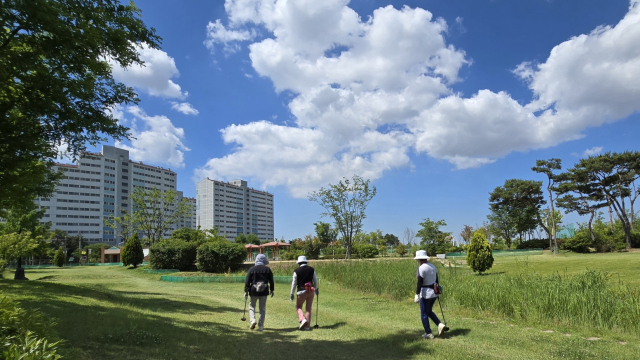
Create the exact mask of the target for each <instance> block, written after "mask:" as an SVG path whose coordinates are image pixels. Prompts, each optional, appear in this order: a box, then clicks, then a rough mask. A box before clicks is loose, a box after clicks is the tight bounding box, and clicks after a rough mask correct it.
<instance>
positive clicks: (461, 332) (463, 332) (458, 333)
mask: <svg viewBox="0 0 640 360" xmlns="http://www.w3.org/2000/svg"><path fill="white" fill-rule="evenodd" d="M470 332H471V329H451V330H449V331H447V332H445V333H444V335H443V336H442V338H443V339H448V338H452V337H456V336H465V335H468V334H469V333H470Z"/></svg>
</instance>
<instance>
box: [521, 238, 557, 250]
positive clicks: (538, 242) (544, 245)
mask: <svg viewBox="0 0 640 360" xmlns="http://www.w3.org/2000/svg"><path fill="white" fill-rule="evenodd" d="M548 248H549V239H531V240H527V241H523V242H521V243H520V244H518V245H517V246H516V249H548Z"/></svg>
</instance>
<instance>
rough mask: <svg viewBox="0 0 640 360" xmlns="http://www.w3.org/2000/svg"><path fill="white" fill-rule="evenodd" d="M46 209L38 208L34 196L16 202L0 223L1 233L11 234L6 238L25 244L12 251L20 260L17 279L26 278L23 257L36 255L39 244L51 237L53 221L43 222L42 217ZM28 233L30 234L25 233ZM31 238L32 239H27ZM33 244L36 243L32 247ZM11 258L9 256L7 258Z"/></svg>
mask: <svg viewBox="0 0 640 360" xmlns="http://www.w3.org/2000/svg"><path fill="white" fill-rule="evenodd" d="M45 211H46V209H44V208H42V209H40V208H38V206H37V205H36V204H35V203H34V202H33V198H32V199H31V200H30V201H27V202H26V203H23V204H15V205H14V206H13V207H12V208H10V209H9V210H8V211H5V212H4V216H5V218H4V219H5V222H4V223H0V234H4V235H11V234H14V235H15V236H14V237H8V238H7V239H5V240H6V241H8V242H9V243H11V241H15V242H16V243H15V246H18V247H19V246H24V249H14V250H12V251H11V253H13V254H14V255H17V256H16V257H12V258H11V259H15V260H17V261H18V269H19V270H16V279H23V278H24V270H23V269H22V259H23V258H24V257H28V256H32V255H35V254H36V253H37V252H38V251H37V249H38V248H39V247H40V246H39V245H40V244H41V242H43V241H44V240H45V239H46V238H49V236H50V232H49V228H50V227H51V222H47V223H41V222H40V219H41V218H42V216H43V215H44V213H45ZM25 234H28V235H25ZM25 236H26V237H25ZM27 238H29V239H30V240H27ZM31 245H34V247H33V248H32V246H31ZM5 259H7V260H9V258H5Z"/></svg>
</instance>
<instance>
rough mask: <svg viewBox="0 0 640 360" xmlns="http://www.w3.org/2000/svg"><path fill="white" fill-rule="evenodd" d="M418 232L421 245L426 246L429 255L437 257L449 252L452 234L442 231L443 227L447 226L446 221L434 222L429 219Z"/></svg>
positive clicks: (421, 224)
mask: <svg viewBox="0 0 640 360" xmlns="http://www.w3.org/2000/svg"><path fill="white" fill-rule="evenodd" d="M420 226H422V229H420V230H418V233H417V236H418V237H419V238H421V239H422V240H421V241H420V244H421V245H423V246H426V248H427V253H429V254H430V255H435V254H438V253H444V252H446V251H447V245H449V244H448V243H447V242H448V241H449V242H450V241H451V237H450V236H451V233H450V232H444V231H442V230H440V228H441V227H443V226H447V223H446V222H445V221H444V220H438V221H433V220H431V219H429V218H426V219H424V220H423V221H422V222H421V223H420Z"/></svg>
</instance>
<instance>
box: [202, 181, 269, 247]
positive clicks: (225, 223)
mask: <svg viewBox="0 0 640 360" xmlns="http://www.w3.org/2000/svg"><path fill="white" fill-rule="evenodd" d="M196 224H197V225H198V226H200V228H201V229H203V230H205V229H213V228H214V227H216V226H217V227H218V229H219V231H220V234H222V235H225V234H226V237H227V239H229V240H233V239H234V238H235V237H236V236H237V235H238V234H241V233H242V234H245V235H248V234H256V235H257V236H258V238H259V239H260V240H261V241H264V240H273V238H274V237H273V194H270V193H268V192H265V191H260V190H255V189H252V188H249V187H247V182H246V181H244V180H233V181H230V182H228V183H226V182H222V181H216V180H211V179H209V178H206V179H203V180H201V181H200V182H199V183H198V186H197V188H196Z"/></svg>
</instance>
